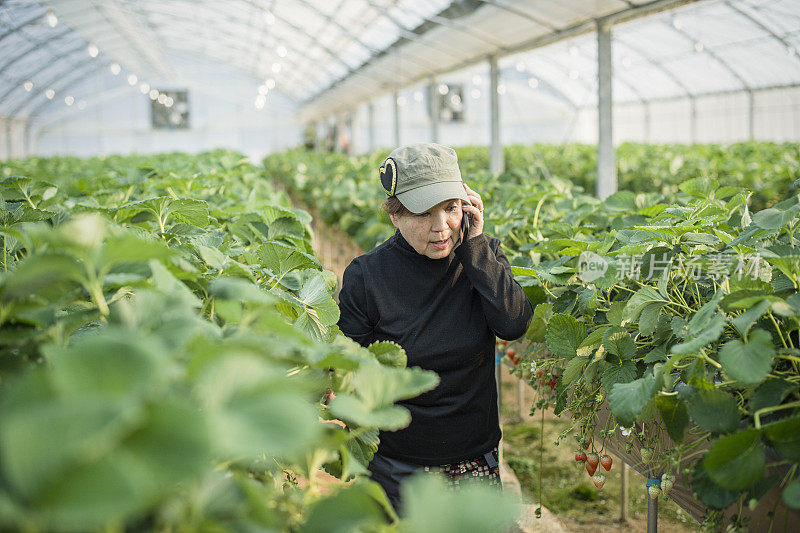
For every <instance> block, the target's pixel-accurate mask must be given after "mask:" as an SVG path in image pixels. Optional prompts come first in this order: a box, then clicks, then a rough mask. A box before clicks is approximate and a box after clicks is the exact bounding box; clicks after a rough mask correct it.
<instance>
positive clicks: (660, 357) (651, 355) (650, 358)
mask: <svg viewBox="0 0 800 533" xmlns="http://www.w3.org/2000/svg"><path fill="white" fill-rule="evenodd" d="M666 360H667V345H666V344H659V345H658V346H656V347H655V348H653V349H652V350H650V351H649V352H647V355H645V356H644V362H645V363H658V362H659V361H666Z"/></svg>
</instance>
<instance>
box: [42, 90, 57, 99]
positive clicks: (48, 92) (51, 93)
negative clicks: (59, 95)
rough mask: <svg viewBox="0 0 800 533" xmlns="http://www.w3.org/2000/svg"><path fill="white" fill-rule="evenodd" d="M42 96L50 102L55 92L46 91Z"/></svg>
mask: <svg viewBox="0 0 800 533" xmlns="http://www.w3.org/2000/svg"><path fill="white" fill-rule="evenodd" d="M44 95H45V96H46V97H47V99H48V100H52V99H53V97H54V96H55V95H56V92H55V91H54V90H53V89H47V90H46V91H45V92H44Z"/></svg>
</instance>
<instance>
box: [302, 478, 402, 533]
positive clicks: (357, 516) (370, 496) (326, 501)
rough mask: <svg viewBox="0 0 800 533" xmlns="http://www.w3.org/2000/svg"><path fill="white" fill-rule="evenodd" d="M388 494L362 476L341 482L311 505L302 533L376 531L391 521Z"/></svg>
mask: <svg viewBox="0 0 800 533" xmlns="http://www.w3.org/2000/svg"><path fill="white" fill-rule="evenodd" d="M382 500H386V495H385V494H384V492H383V490H382V489H381V486H380V485H379V484H378V483H376V482H375V481H372V480H369V479H366V478H359V479H356V480H355V481H354V482H353V483H350V484H348V485H342V486H340V487H338V488H337V489H336V490H334V491H333V492H332V493H331V494H328V495H327V496H326V497H324V498H318V499H317V500H316V501H314V502H313V503H312V504H311V505H310V506H309V508H308V515H307V518H306V520H305V522H304V523H303V525H302V527H300V528H299V531H300V532H301V533H329V532H330V533H350V532H352V531H376V530H378V529H379V528H380V527H381V526H386V525H387V524H388V517H387V515H386V508H385V507H384V503H385V502H384V501H382Z"/></svg>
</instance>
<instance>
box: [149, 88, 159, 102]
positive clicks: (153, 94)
mask: <svg viewBox="0 0 800 533" xmlns="http://www.w3.org/2000/svg"><path fill="white" fill-rule="evenodd" d="M156 98H158V91H157V90H155V89H150V100H155V99H156Z"/></svg>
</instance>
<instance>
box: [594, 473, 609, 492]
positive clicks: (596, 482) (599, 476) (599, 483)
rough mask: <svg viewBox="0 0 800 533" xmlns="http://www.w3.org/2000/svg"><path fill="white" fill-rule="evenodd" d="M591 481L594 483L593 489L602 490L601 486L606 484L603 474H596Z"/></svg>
mask: <svg viewBox="0 0 800 533" xmlns="http://www.w3.org/2000/svg"><path fill="white" fill-rule="evenodd" d="M592 481H594V486H595V487H597V488H598V489H602V488H603V485H605V484H606V476H604V475H603V474H597V475H596V476H594V477H593V478H592Z"/></svg>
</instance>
